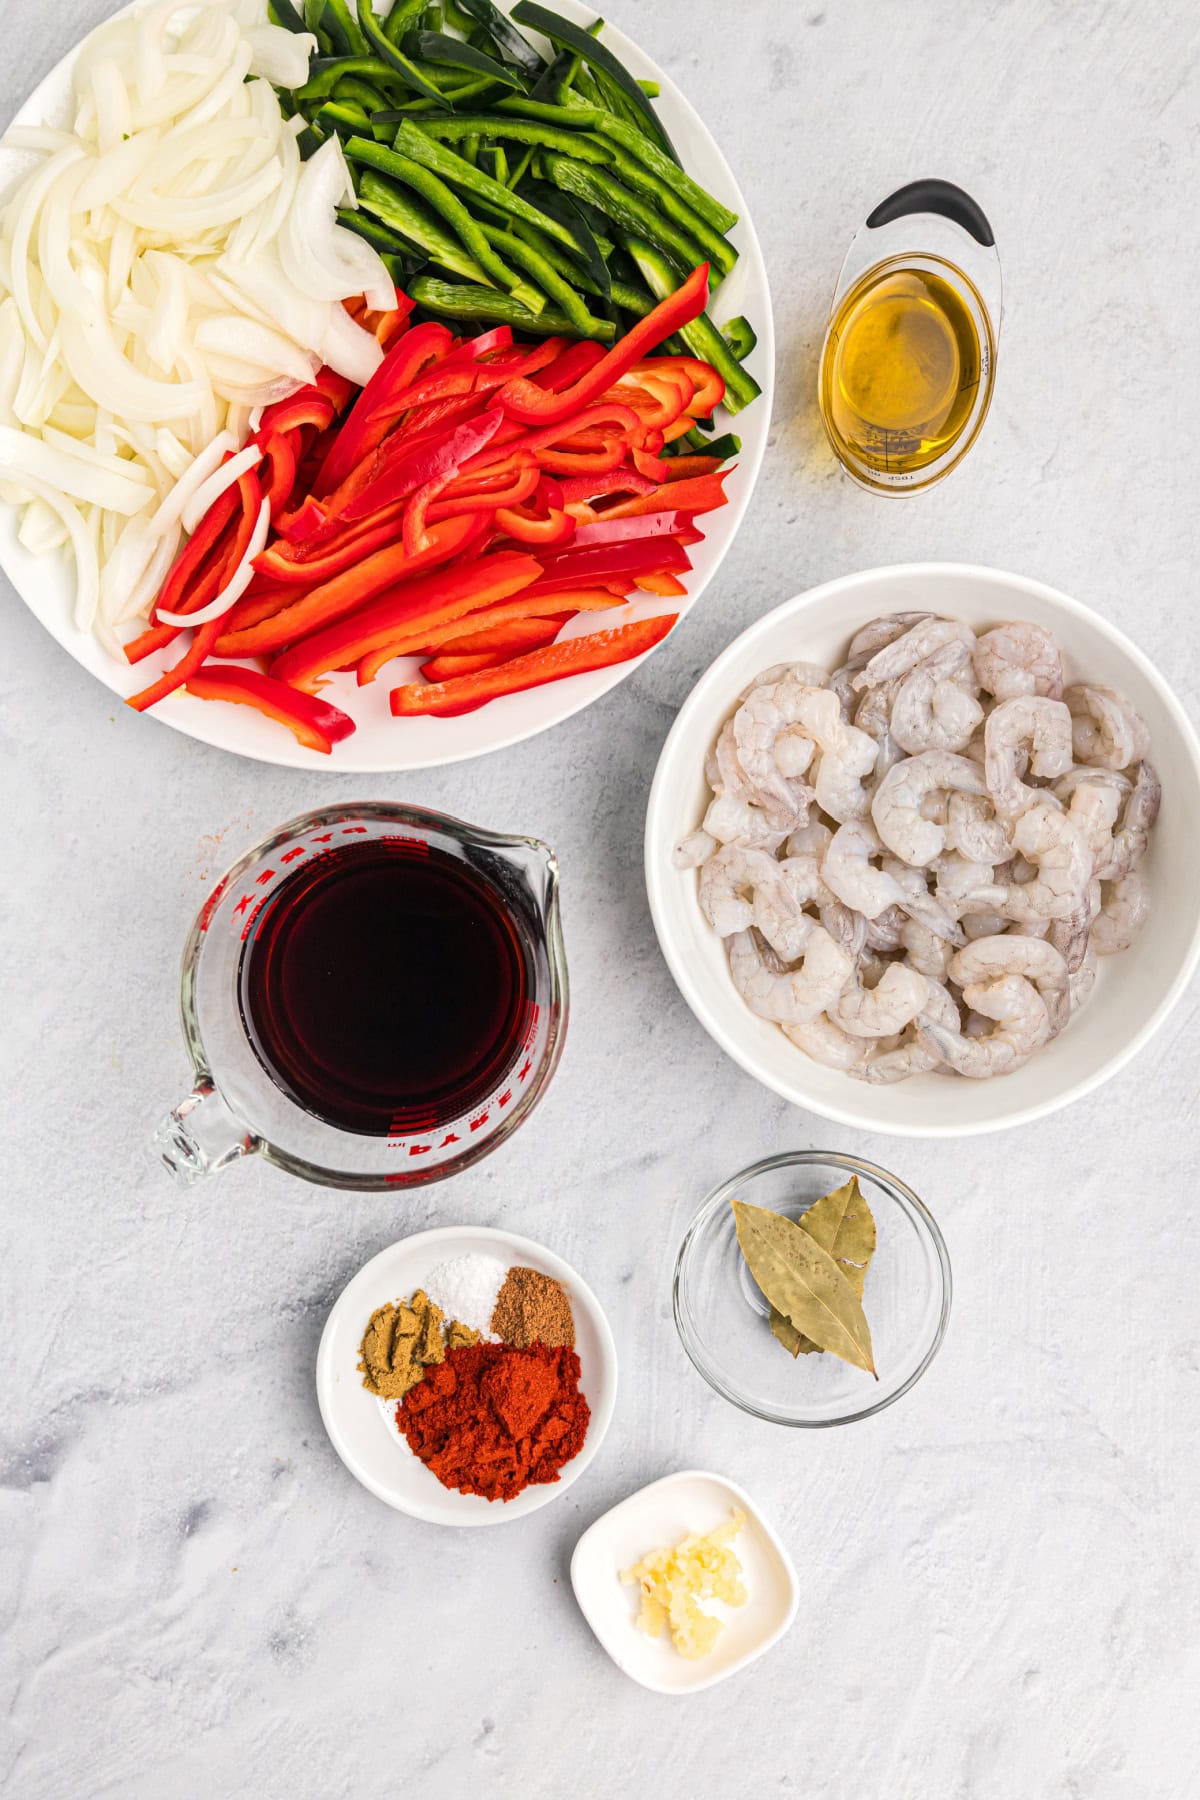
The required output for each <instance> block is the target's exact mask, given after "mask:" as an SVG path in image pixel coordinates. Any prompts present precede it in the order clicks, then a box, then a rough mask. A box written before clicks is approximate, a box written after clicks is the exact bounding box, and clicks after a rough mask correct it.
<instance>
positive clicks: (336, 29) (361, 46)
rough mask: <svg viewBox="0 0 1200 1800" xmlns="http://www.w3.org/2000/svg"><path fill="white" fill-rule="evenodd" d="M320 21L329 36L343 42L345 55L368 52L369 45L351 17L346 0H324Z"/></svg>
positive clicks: (358, 54) (363, 54) (360, 54)
mask: <svg viewBox="0 0 1200 1800" xmlns="http://www.w3.org/2000/svg"><path fill="white" fill-rule="evenodd" d="M321 23H322V25H323V26H324V27H325V29H326V31H328V32H329V33H330V35H331V36H336V37H338V38H340V39H341V40H342V41H343V42H344V43H345V46H346V54H347V56H366V55H367V54H368V53H369V50H370V46H369V44H368V43H367V40H366V38H365V37H364V36H363V33H362V31H361V29H360V28H359V26H358V25H356V24H355V22H354V20H353V19H352V18H351V16H350V8H349V7H348V6H347V5H346V0H325V9H324V11H323V12H322V14H321Z"/></svg>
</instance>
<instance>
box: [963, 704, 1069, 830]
mask: <svg viewBox="0 0 1200 1800" xmlns="http://www.w3.org/2000/svg"><path fill="white" fill-rule="evenodd" d="M1027 752H1028V755H1029V767H1030V769H1031V770H1032V772H1033V774H1035V775H1036V776H1038V777H1039V779H1041V780H1048V779H1050V778H1051V777H1053V776H1055V775H1065V774H1066V772H1067V770H1068V769H1069V768H1070V767H1071V759H1072V758H1071V715H1070V713H1069V712H1068V711H1067V708H1066V706H1065V705H1064V704H1063V702H1062V701H1061V700H1044V699H1040V698H1039V697H1038V696H1037V695H1036V694H1028V695H1022V696H1020V697H1018V698H1017V699H1015V700H1002V701H1001V702H1000V704H999V706H997V707H996V708H995V709H994V710H993V711H992V712H990V713H989V714H988V718H987V724H986V725H985V726H984V754H985V763H984V768H985V772H986V774H987V785H988V792H989V793H990V795H991V797H992V805H993V806H994V807H995V809H996V811H997V813H998V814H999V815H1000V816H1001V818H1005V819H1011V818H1014V817H1015V816H1016V815H1017V814H1018V813H1022V812H1024V811H1025V809H1026V807H1028V806H1032V805H1034V804H1035V802H1037V801H1038V800H1041V799H1044V797H1045V796H1044V795H1043V794H1041V793H1040V792H1039V790H1038V789H1037V788H1031V787H1026V785H1025V783H1024V782H1023V781H1022V780H1021V774H1020V770H1021V766H1022V761H1023V758H1024V757H1025V755H1026V753H1027Z"/></svg>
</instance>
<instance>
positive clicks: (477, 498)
mask: <svg viewBox="0 0 1200 1800" xmlns="http://www.w3.org/2000/svg"><path fill="white" fill-rule="evenodd" d="M523 454H524V455H526V456H527V457H528V462H527V465H524V466H522V465H521V464H517V465H516V466H515V468H514V471H513V473H512V476H511V479H509V478H508V465H507V464H503V465H501V467H502V470H503V473H502V474H501V475H500V477H499V478H497V477H494V476H486V477H485V476H482V475H478V476H468V477H466V482H467V486H466V489H465V491H464V492H462V493H459V492H458V491H457V490H458V489H459V487H460V486H461V485H462V484H461V483H460V482H458V481H453V482H451V483H450V486H449V487H447V488H444V489H443V490H442V497H441V499H440V500H435V501H434V503H433V505H432V506H430V507H429V508H428V509H427V511H426V514H425V517H426V519H427V520H428V522H429V523H430V524H433V523H434V522H435V521H436V520H437V519H449V518H453V516H454V514H455V513H461V512H477V511H479V510H481V509H482V508H485V507H489V506H491V507H498V506H519V505H520V504H521V502H522V501H523V500H528V499H529V497H530V495H531V494H534V493H536V492H537V488H538V484H539V482H540V481H541V479H542V472H541V470H540V469H539V468H538V465H537V463H536V461H535V460H534V458H533V457H532V456H531V455H529V453H528V452H527V451H526V452H524V453H523ZM506 479H508V486H507V487H505V486H503V485H502V484H503V482H504V481H505V480H506ZM476 483H478V485H477V486H476V485H475V484H476ZM493 483H495V485H492V484H493Z"/></svg>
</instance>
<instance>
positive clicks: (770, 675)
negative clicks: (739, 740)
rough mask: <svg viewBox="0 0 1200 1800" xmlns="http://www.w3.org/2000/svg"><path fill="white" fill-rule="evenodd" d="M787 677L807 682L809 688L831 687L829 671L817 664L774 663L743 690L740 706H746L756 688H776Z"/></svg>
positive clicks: (739, 700)
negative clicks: (790, 676)
mask: <svg viewBox="0 0 1200 1800" xmlns="http://www.w3.org/2000/svg"><path fill="white" fill-rule="evenodd" d="M785 675H794V676H795V677H796V679H797V680H798V681H804V682H807V683H808V685H809V687H828V686H829V671H828V669H822V668H820V667H819V666H818V665H817V664H816V663H807V662H795V663H772V664H771V666H770V668H769V669H763V670H762V671H761V673H760V674H758V675H756V676H755V677H754V680H753V681H751V682H750V683H748V685H747V686H746V687H744V688H743V689H742V691H741V693H740V694H739V695H738V705H739V706H742V705H744V704H745V702H746V701H747V700H748V699H749V698H750V696H751V694H752V693H753V692H754V690H755V688H761V687H775V686H776V685H777V683H778V682H781V681H782V680H783V678H784V676H785Z"/></svg>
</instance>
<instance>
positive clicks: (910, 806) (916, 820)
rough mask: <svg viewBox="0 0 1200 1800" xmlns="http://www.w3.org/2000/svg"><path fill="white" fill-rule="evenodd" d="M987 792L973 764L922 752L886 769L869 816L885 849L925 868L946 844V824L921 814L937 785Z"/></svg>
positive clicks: (947, 754)
mask: <svg viewBox="0 0 1200 1800" xmlns="http://www.w3.org/2000/svg"><path fill="white" fill-rule="evenodd" d="M942 788H946V789H949V790H952V791H957V792H959V793H965V794H986V793H987V783H986V782H985V780H984V777H983V771H982V769H981V768H980V767H979V765H978V764H977V763H973V762H971V761H969V759H968V758H967V757H965V756H955V755H954V754H953V752H951V751H949V750H926V751H924V752H923V753H922V754H921V755H920V756H910V757H909V758H908V760H907V761H906V762H902V763H897V764H896V766H895V768H894V769H889V770H888V772H887V774H886V775H885V776H884V778H883V780H882V781H881V782H880V783H879V786H878V787H877V788H876V790H875V797H874V799H873V800H872V801H871V817H872V819H873V820H874V821H875V829H876V830H877V831H878V833H879V836H880V837H881V838H882V840H883V842H884V843H885V844H886V845H887V847H888V849H889V850H891V851H892V852H893V854H894V855H896V856H898V857H899V858H900V860H901V862H906V863H912V864H913V865H914V866H915V867H917V868H922V867H925V866H927V865H928V864H929V863H931V862H933V861H934V859H935V858H936V857H938V856H940V855H941V853H942V851H943V850H944V849H945V847H946V827H945V826H944V825H936V824H934V823H933V821H932V820H930V819H927V818H925V816H924V814H923V812H922V810H921V809H922V806H923V805H924V803H925V801H926V800H927V799H928V798H929V797H930V796H931V795H932V794H936V793H937V792H938V790H939V789H942Z"/></svg>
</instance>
